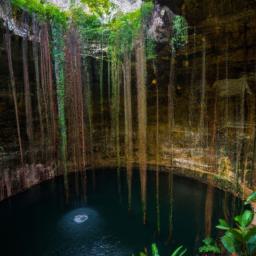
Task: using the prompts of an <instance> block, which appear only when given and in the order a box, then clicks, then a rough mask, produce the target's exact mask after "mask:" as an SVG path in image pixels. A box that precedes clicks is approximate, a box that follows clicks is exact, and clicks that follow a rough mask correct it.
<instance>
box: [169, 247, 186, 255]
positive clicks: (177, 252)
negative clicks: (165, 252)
mask: <svg viewBox="0 0 256 256" xmlns="http://www.w3.org/2000/svg"><path fill="white" fill-rule="evenodd" d="M186 252H187V249H185V248H184V247H183V246H180V247H178V248H177V249H176V250H175V251H174V252H173V253H172V254H171V256H183V255H185V254H186Z"/></svg>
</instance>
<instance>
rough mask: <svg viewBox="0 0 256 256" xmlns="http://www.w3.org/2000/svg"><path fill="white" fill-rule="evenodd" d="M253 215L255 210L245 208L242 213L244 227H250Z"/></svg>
mask: <svg viewBox="0 0 256 256" xmlns="http://www.w3.org/2000/svg"><path fill="white" fill-rule="evenodd" d="M253 217H254V212H253V211H250V210H245V211H244V212H243V214H242V215H241V223H240V225H241V226H242V227H244V228H245V227H248V226H249V225H250V224H251V222H252V220H253Z"/></svg>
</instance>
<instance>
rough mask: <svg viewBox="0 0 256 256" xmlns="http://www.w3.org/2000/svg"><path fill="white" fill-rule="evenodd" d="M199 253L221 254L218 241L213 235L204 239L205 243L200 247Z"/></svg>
mask: <svg viewBox="0 0 256 256" xmlns="http://www.w3.org/2000/svg"><path fill="white" fill-rule="evenodd" d="M199 253H201V254H202V253H214V254H220V253H221V251H220V248H219V247H218V246H217V244H216V242H215V241H214V240H213V239H212V238H211V237H207V238H206V239H204V240H203V245H202V246H201V247H200V248H199Z"/></svg>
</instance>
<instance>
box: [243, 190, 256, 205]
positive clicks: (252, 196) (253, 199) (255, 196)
mask: <svg viewBox="0 0 256 256" xmlns="http://www.w3.org/2000/svg"><path fill="white" fill-rule="evenodd" d="M251 202H256V192H253V193H252V194H250V195H249V196H248V197H247V199H246V201H245V203H244V204H245V205H247V204H250V203H251Z"/></svg>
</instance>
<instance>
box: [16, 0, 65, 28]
mask: <svg viewBox="0 0 256 256" xmlns="http://www.w3.org/2000/svg"><path fill="white" fill-rule="evenodd" d="M11 3H12V5H13V6H15V7H17V8H20V9H22V10H26V11H27V12H29V13H34V14H36V15H37V16H38V17H39V18H40V19H43V20H49V19H50V20H52V21H54V22H57V23H61V24H66V21H67V14H66V13H65V12H64V11H62V10H60V8H58V7H57V6H56V5H53V4H50V3H42V2H41V1H40V0H11Z"/></svg>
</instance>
